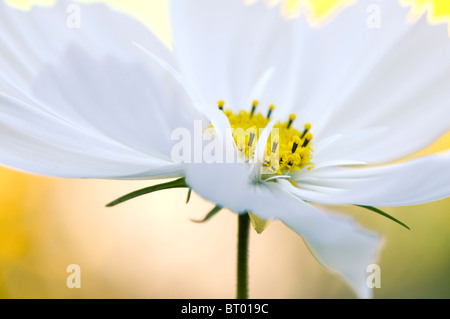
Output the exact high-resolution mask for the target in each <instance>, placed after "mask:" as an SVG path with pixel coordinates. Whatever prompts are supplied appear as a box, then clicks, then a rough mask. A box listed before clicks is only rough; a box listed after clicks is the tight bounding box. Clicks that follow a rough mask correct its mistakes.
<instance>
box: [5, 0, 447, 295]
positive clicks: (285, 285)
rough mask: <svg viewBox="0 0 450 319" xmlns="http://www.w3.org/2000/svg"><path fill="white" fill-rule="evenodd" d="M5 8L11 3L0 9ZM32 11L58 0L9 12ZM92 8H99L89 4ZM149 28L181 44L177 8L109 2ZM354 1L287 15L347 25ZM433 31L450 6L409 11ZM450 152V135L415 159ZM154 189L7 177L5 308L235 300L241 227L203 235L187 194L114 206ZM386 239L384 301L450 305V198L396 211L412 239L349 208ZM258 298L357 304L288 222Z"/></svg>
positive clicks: (261, 276)
mask: <svg viewBox="0 0 450 319" xmlns="http://www.w3.org/2000/svg"><path fill="white" fill-rule="evenodd" d="M0 1H4V0H0ZM8 2H9V3H10V4H11V5H14V6H18V7H20V8H22V9H24V10H27V9H29V8H30V7H31V5H32V4H33V3H34V4H39V5H43V4H51V3H52V2H53V1H48V0H40V1H39V0H35V1H32V0H28V1H27V0H24V1H20V0H19V1H17V0H14V1H11V0H9V1H8ZM84 2H92V1H84ZM103 2H106V3H108V4H109V5H111V6H113V7H114V8H116V9H119V10H121V11H123V12H126V13H128V14H131V15H133V16H135V17H137V18H138V19H140V20H141V21H143V22H144V23H145V24H146V25H147V26H148V27H149V28H152V29H153V30H154V32H155V33H156V34H157V35H158V36H159V37H161V39H162V40H163V41H164V42H165V43H170V27H169V22H168V8H167V1H165V0H153V1H137V0H136V1H131V0H127V1H125V0H109V1H106V0H105V1H103ZM353 2H354V1H352V0H350V1H349V0H340V1H335V0H330V1H326V0H318V1H313V0H303V1H300V0H294V1H289V0H288V1H285V2H284V4H283V5H284V8H285V10H286V12H287V13H289V14H292V15H295V14H297V13H298V11H299V8H300V5H304V6H306V7H308V10H309V12H311V13H312V14H311V15H310V18H311V21H312V22H313V23H317V22H320V21H321V19H322V20H323V19H326V18H329V17H331V16H332V15H333V14H337V12H338V10H339V9H340V8H342V7H343V6H345V5H348V4H351V3H353ZM401 2H402V3H403V4H404V5H410V6H412V9H414V12H415V13H416V14H418V13H419V12H423V10H424V9H425V8H431V11H430V13H429V20H430V23H437V22H442V21H444V20H445V19H446V18H449V17H450V2H449V1H447V0H442V1H426V0H402V1H401ZM449 148H450V135H449V134H447V136H444V137H442V138H441V139H440V140H438V141H437V142H436V143H435V144H434V145H432V146H430V147H429V148H427V149H426V150H424V151H422V152H421V153H419V154H416V155H414V156H420V155H424V154H429V153H432V152H438V151H441V150H446V149H449ZM152 184H154V182H152V181H150V182H148V181H139V182H128V181H126V182H124V181H98V180H69V179H56V178H45V177H39V176H33V175H29V174H25V173H20V172H16V171H12V170H9V169H7V168H0V298H233V297H234V291H235V253H236V251H235V250H236V228H237V217H236V215H235V214H233V213H231V212H228V211H222V212H221V213H220V214H218V215H217V217H215V218H214V219H212V220H211V221H210V222H208V223H206V224H195V223H192V222H191V221H190V219H191V218H201V217H203V216H204V214H205V213H207V212H208V210H209V209H211V208H212V207H213V204H212V203H208V202H206V201H204V200H202V199H201V198H200V197H198V196H196V195H195V194H193V196H192V198H191V201H190V203H189V204H185V200H186V194H187V191H186V190H169V191H165V192H159V193H156V194H153V195H150V196H144V197H141V198H137V199H135V200H133V201H130V202H127V203H125V204H122V205H119V206H118V207H115V208H109V209H107V208H105V207H104V206H105V204H106V203H108V202H110V201H111V200H113V199H115V198H117V197H119V196H121V195H123V194H125V193H128V192H130V191H133V190H135V189H139V188H142V187H146V186H149V185H152ZM339 209H340V210H344V211H345V213H347V214H350V215H352V216H354V218H356V219H357V220H358V222H360V223H361V224H362V225H364V226H366V227H368V228H370V229H373V230H376V231H378V232H380V233H382V234H383V235H384V238H385V242H384V248H383V250H382V252H381V255H380V259H379V264H380V266H381V288H380V289H376V290H375V297H376V298H449V297H450V249H449V246H450V215H449V212H450V199H446V200H441V201H438V202H434V203H431V204H426V205H419V206H412V207H398V208H385V211H386V212H387V213H389V214H392V215H394V216H395V217H397V218H399V219H400V220H402V221H404V222H405V223H406V224H408V225H409V226H410V227H411V229H412V230H411V231H407V230H405V229H403V228H402V227H400V226H398V225H397V224H395V223H393V222H391V221H388V220H387V219H385V218H383V217H380V216H379V215H376V214H373V213H371V212H369V211H366V210H363V209H360V208H355V207H349V208H348V209H347V208H342V207H341V208H339ZM70 264H78V265H80V267H81V289H68V288H67V286H66V279H67V276H68V275H69V274H68V273H67V272H66V267H67V266H68V265H70ZM250 296H251V297H252V298H353V297H354V295H353V294H352V292H351V291H350V289H349V288H348V287H347V286H346V285H345V284H343V283H342V282H341V281H340V279H339V278H337V277H335V276H333V275H332V274H330V273H328V272H327V271H325V270H324V269H323V268H322V267H321V266H320V265H319V264H318V263H317V261H316V260H315V259H314V258H313V257H312V256H311V254H310V253H309V251H308V249H307V248H306V246H305V245H304V243H303V242H302V240H301V238H300V237H299V236H298V235H297V234H295V233H294V232H293V231H291V230H290V229H288V228H287V227H285V226H284V225H282V224H281V223H279V222H273V223H272V224H271V225H270V226H269V228H268V229H267V230H266V231H264V232H263V234H261V235H258V234H256V232H254V231H253V230H252V232H251V244H250Z"/></svg>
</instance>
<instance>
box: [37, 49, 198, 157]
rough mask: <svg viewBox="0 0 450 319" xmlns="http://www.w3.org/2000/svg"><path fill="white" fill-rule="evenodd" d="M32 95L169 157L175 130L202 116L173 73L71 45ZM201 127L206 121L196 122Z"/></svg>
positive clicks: (67, 115)
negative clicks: (95, 55) (94, 55)
mask: <svg viewBox="0 0 450 319" xmlns="http://www.w3.org/2000/svg"><path fill="white" fill-rule="evenodd" d="M34 92H35V95H36V96H37V97H38V98H39V99H40V101H42V102H43V103H44V104H45V105H49V106H50V109H53V108H54V106H57V107H58V113H57V114H58V115H59V116H62V117H65V118H67V119H70V120H72V121H74V122H76V123H77V124H79V125H83V126H86V127H89V128H91V129H92V130H99V131H101V132H103V133H104V134H105V135H106V136H108V137H111V138H113V139H114V140H116V141H119V142H121V143H122V144H124V145H126V146H129V147H132V148H134V149H136V150H138V151H140V152H143V153H146V154H148V155H151V156H154V157H157V158H162V159H165V160H166V161H170V160H171V150H172V147H173V145H174V144H175V141H172V140H171V136H172V132H173V131H174V130H175V129H176V128H185V129H189V130H190V131H193V127H194V120H195V119H198V120H199V121H201V120H202V116H201V115H199V114H197V113H196V112H195V109H194V108H193V107H192V106H191V104H192V102H191V100H190V98H189V96H188V95H187V93H186V92H185V91H184V90H183V88H182V87H181V86H180V85H179V83H178V82H176V81H175V80H174V79H173V77H172V76H171V75H170V74H168V73H167V71H166V70H164V69H163V68H161V67H160V66H159V65H158V64H156V63H155V64H154V65H153V66H152V68H151V69H150V67H149V66H145V65H143V64H142V63H138V62H135V63H129V62H123V61H121V60H120V59H117V58H114V57H109V58H105V59H102V60H98V59H94V58H92V57H91V56H89V55H88V53H87V52H85V51H83V50H80V49H78V48H74V49H72V50H70V51H69V52H68V53H67V55H66V56H65V57H64V59H63V60H62V61H59V63H57V64H56V65H54V66H48V67H47V68H45V69H43V70H42V71H41V74H40V75H39V76H38V78H37V80H36V85H35V87H34ZM200 126H201V127H203V126H204V124H203V123H200Z"/></svg>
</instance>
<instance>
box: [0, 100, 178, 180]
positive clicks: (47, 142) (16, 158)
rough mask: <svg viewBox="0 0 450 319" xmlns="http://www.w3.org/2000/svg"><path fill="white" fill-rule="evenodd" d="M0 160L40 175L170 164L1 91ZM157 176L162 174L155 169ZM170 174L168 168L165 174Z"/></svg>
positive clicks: (134, 172) (134, 170) (120, 171)
mask: <svg viewBox="0 0 450 319" xmlns="http://www.w3.org/2000/svg"><path fill="white" fill-rule="evenodd" d="M0 113H1V114H2V116H1V117H0V136H1V138H0V162H1V163H2V164H5V165H7V166H10V167H14V168H17V169H20V170H24V171H28V172H33V173H37V174H42V175H52V176H61V177H83V178H84V177H93V178H97V177H98V178H122V177H128V176H139V174H141V173H142V172H146V174H148V175H152V174H150V173H149V172H147V171H149V170H152V169H161V168H162V167H166V168H167V169H168V168H169V166H171V167H172V168H171V169H170V170H171V174H181V168H180V167H178V166H175V165H173V164H170V163H167V162H165V161H161V160H156V159H153V158H151V157H148V156H144V155H143V154H141V153H138V152H136V151H133V150H131V149H129V148H126V147H124V146H122V145H120V144H118V143H116V142H114V141H112V140H110V139H108V138H106V137H104V136H102V135H100V134H94V133H92V132H89V131H87V130H85V129H83V128H81V127H76V126H74V125H72V124H70V123H68V122H66V121H64V120H61V119H59V118H56V117H54V116H52V115H49V114H46V113H44V112H43V111H41V110H39V109H36V108H33V107H32V106H31V105H27V104H25V103H24V102H22V101H20V100H15V99H12V98H10V97H7V96H4V95H3V94H1V93H0ZM152 173H153V175H157V174H158V172H156V171H155V172H152ZM164 173H167V172H164Z"/></svg>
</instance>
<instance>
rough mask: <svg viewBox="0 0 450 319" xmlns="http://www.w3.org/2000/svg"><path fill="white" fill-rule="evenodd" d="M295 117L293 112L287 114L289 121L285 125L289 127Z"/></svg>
mask: <svg viewBox="0 0 450 319" xmlns="http://www.w3.org/2000/svg"><path fill="white" fill-rule="evenodd" d="M295 118H296V116H295V114H293V113H292V114H291V115H289V123H288V125H287V128H290V127H291V125H292V123H293V122H294V121H295Z"/></svg>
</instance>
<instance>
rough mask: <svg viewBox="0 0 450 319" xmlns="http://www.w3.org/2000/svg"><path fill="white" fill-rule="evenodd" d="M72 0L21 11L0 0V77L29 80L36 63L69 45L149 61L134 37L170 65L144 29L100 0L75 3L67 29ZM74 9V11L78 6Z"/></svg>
mask: <svg viewBox="0 0 450 319" xmlns="http://www.w3.org/2000/svg"><path fill="white" fill-rule="evenodd" d="M73 5H74V4H73V2H72V1H67V0H61V1H58V2H57V3H56V4H55V5H54V6H51V7H37V6H35V7H33V8H32V10H31V11H29V12H24V11H21V10H17V9H14V8H12V7H10V6H8V5H7V4H6V3H5V1H1V2H0V30H1V32H0V38H1V41H0V51H1V55H0V65H1V66H2V74H1V75H0V76H8V78H12V77H14V82H15V83H17V84H24V83H30V82H31V81H33V80H34V78H35V76H36V74H37V72H39V70H40V68H41V67H42V66H43V65H44V64H46V63H49V62H53V61H55V59H57V58H58V57H60V56H61V55H63V54H64V53H65V52H66V51H67V49H68V48H69V47H74V46H81V47H83V48H85V49H86V50H87V51H89V52H90V54H91V55H93V56H95V57H97V58H101V57H103V56H105V55H113V56H117V57H119V58H122V59H128V60H129V61H136V60H138V61H141V62H145V61H148V58H147V56H145V54H143V53H142V52H141V51H139V50H136V47H135V46H134V45H133V43H132V42H133V41H134V42H137V43H140V44H141V45H142V46H143V47H145V48H147V49H149V50H151V51H152V52H153V53H155V54H156V55H158V56H159V57H161V58H162V59H164V60H165V61H167V62H168V63H170V64H172V65H173V64H174V62H173V57H172V54H171V52H170V51H169V50H168V49H167V48H166V47H165V46H164V45H163V44H162V43H161V42H160V41H159V40H158V39H157V38H156V37H155V36H154V35H153V34H152V32H151V31H150V30H148V28H146V27H145V26H144V25H142V24H141V23H139V22H138V21H136V20H134V19H132V18H130V17H127V16H126V15H124V14H121V13H118V12H115V11H113V10H111V9H109V8H108V7H106V6H105V5H103V4H79V3H78V4H76V6H78V7H79V9H80V10H79V13H80V18H81V20H80V21H81V24H80V27H79V28H77V27H75V28H71V27H69V26H70V23H69V22H70V17H72V16H73V14H71V13H75V11H71V12H68V9H69V8H70V7H71V6H72V7H73ZM77 12H78V11H77Z"/></svg>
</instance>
